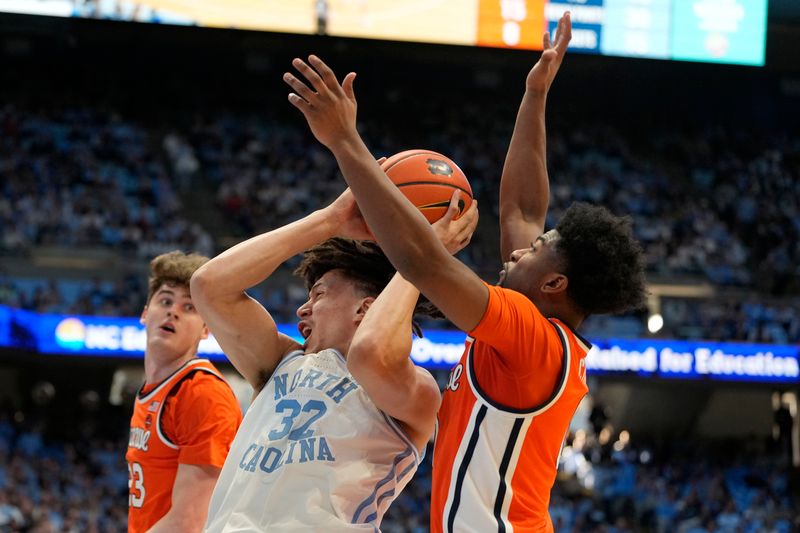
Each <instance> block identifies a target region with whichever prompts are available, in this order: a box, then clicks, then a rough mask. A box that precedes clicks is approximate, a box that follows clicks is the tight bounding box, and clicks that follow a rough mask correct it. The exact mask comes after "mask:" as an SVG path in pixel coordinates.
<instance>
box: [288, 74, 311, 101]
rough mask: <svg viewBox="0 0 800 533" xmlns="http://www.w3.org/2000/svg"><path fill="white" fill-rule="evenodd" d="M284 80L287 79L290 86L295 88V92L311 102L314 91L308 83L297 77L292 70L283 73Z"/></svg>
mask: <svg viewBox="0 0 800 533" xmlns="http://www.w3.org/2000/svg"><path fill="white" fill-rule="evenodd" d="M283 81H285V82H286V84H287V85H289V87H291V88H292V89H294V91H295V93H297V94H298V95H299V96H300V97H302V98H303V99H304V100H306V101H307V102H310V101H311V99H312V98H313V97H314V91H312V90H311V89H309V88H308V85H306V84H305V83H303V82H302V81H300V80H298V79H297V78H295V77H294V76H293V75H292V74H291V73H290V72H286V73H284V74H283Z"/></svg>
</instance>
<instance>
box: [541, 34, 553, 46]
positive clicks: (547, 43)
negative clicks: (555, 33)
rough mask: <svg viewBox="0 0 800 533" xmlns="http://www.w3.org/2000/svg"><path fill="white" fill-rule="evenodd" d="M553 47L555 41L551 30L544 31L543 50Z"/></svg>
mask: <svg viewBox="0 0 800 533" xmlns="http://www.w3.org/2000/svg"><path fill="white" fill-rule="evenodd" d="M552 47H553V41H551V40H550V32H549V31H546V32H544V35H543V36H542V49H543V50H550V49H551V48H552Z"/></svg>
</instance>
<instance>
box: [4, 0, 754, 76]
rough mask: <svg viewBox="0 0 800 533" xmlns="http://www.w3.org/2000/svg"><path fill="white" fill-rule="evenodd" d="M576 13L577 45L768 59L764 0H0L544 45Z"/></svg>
mask: <svg viewBox="0 0 800 533" xmlns="http://www.w3.org/2000/svg"><path fill="white" fill-rule="evenodd" d="M567 10H569V11H570V12H571V13H572V22H573V40H572V43H571V44H570V48H571V49H572V50H574V51H578V52H585V53H591V54H602V55H610V56H624V57H645V58H655V59H675V60H683V61H701V62H709V63H734V64H742V65H763V64H764V53H765V48H766V24H767V0H558V1H546V0H406V1H404V2H397V1H396V0H291V1H285V0H0V11H5V12H12V13H27V14H39V15H50V16H59V17H83V18H97V19H113V20H129V21H137V22H146V23H157V24H182V25H195V26H207V27H217V28H239V29H247V30H262V31H273V32H287V33H299V34H321V35H332V36H339V37H360V38H369V39H385V40H394V41H416V42H428V43H440V44H456V45H467V46H471V45H474V46H488V47H500V48H521V49H529V50H537V49H541V46H542V34H543V33H544V31H553V30H554V28H555V26H556V23H557V21H558V18H559V17H560V16H561V15H562V13H564V11H567Z"/></svg>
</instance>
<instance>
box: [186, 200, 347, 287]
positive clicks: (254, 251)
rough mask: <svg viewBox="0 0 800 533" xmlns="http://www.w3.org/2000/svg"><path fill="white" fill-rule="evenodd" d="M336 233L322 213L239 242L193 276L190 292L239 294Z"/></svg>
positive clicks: (318, 212)
mask: <svg viewBox="0 0 800 533" xmlns="http://www.w3.org/2000/svg"><path fill="white" fill-rule="evenodd" d="M335 234H336V228H335V227H334V225H333V224H332V223H331V220H329V219H328V217H326V216H324V214H323V212H322V211H316V212H314V213H311V214H310V215H308V216H307V217H305V218H302V219H300V220H298V221H296V222H293V223H292V224H289V225H287V226H284V227H282V228H278V229H276V230H273V231H270V232H268V233H264V234H262V235H259V236H257V237H253V238H251V239H248V240H246V241H244V242H241V243H239V244H237V245H236V246H234V247H233V248H230V249H228V250H226V251H225V252H223V253H221V254H220V255H218V256H217V257H215V258H214V259H212V260H210V261H209V262H207V263H206V264H204V265H203V266H202V267H200V268H199V269H198V270H197V272H196V273H195V274H194V276H192V292H193V293H194V292H195V291H196V290H197V291H202V292H203V293H204V294H205V295H209V296H210V295H214V296H224V295H239V294H241V292H242V291H244V290H247V289H249V288H250V287H253V286H254V285H257V284H259V283H261V282H262V281H264V280H265V279H266V278H268V277H269V276H270V275H271V274H272V273H273V272H274V271H275V269H277V268H278V267H279V266H280V265H281V264H282V263H283V262H284V261H286V260H287V259H289V258H290V257H293V256H294V255H297V254H299V253H301V252H303V251H305V250H306V249H308V248H310V247H311V246H314V245H315V244H318V243H320V242H322V241H324V240H326V239H328V238H330V237H333V236H334V235H335Z"/></svg>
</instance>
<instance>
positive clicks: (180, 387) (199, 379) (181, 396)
mask: <svg viewBox="0 0 800 533" xmlns="http://www.w3.org/2000/svg"><path fill="white" fill-rule="evenodd" d="M212 368H213V367H212ZM172 394H173V395H174V396H175V397H176V399H178V401H184V402H217V401H220V400H222V401H229V400H234V401H235V397H234V394H233V390H232V389H231V387H230V385H229V384H228V382H227V381H225V378H224V377H223V376H222V374H221V373H220V372H219V371H217V370H216V369H214V371H212V370H211V369H209V368H206V367H205V366H199V367H197V368H195V369H194V371H193V372H190V373H188V374H186V376H184V378H183V379H182V380H181V381H180V383H177V384H176V386H175V387H174V389H173V391H172Z"/></svg>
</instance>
